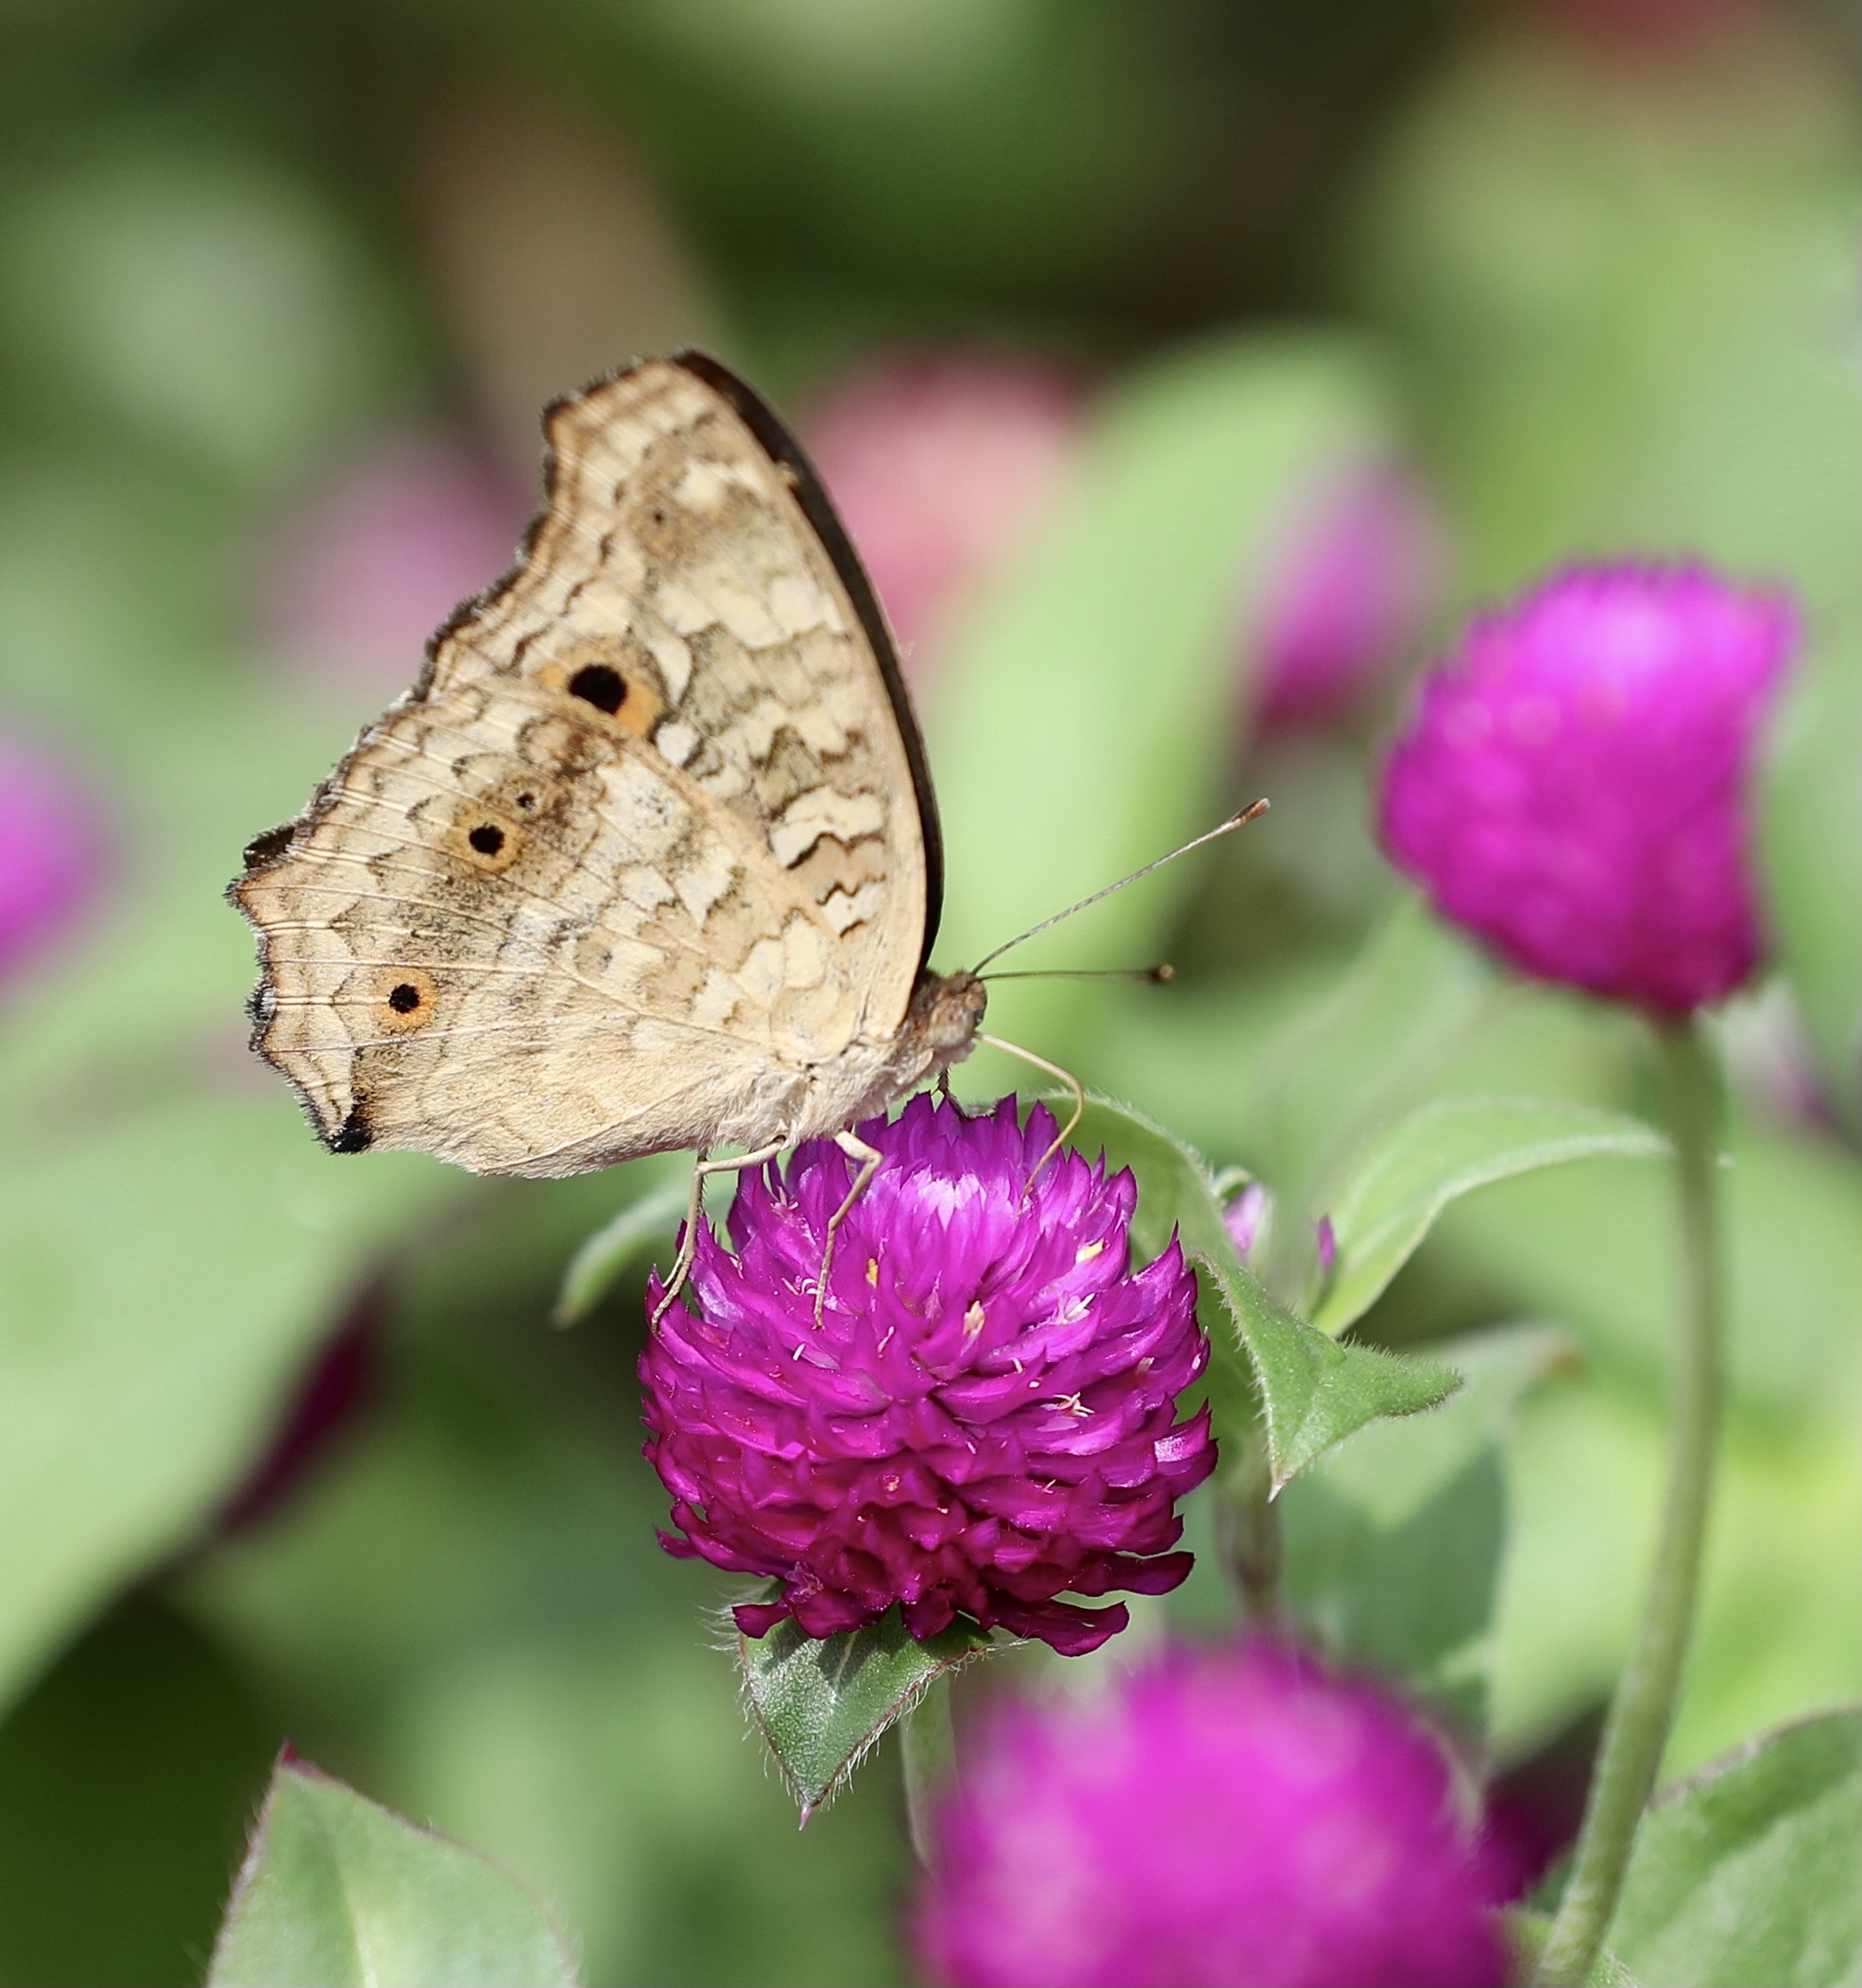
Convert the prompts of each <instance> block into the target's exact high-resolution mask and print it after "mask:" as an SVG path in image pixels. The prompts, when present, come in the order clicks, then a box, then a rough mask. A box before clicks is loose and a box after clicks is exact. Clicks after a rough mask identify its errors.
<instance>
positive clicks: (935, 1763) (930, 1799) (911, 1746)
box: [899, 1671, 957, 1869]
mask: <svg viewBox="0 0 1862 1988" xmlns="http://www.w3.org/2000/svg"><path fill="white" fill-rule="evenodd" d="M899 1754H900V1758H901V1760H903V1763H904V1767H905V1822H906V1826H907V1828H908V1829H909V1830H910V1832H911V1843H912V1848H913V1849H914V1851H915V1852H916V1853H917V1857H918V1861H919V1862H920V1863H921V1864H922V1865H923V1866H925V1867H926V1869H929V1868H930V1865H931V1810H932V1808H933V1806H934V1804H935V1802H936V1799H937V1797H938V1795H939V1793H940V1791H941V1790H942V1788H943V1786H944V1784H945V1783H946V1782H947V1780H948V1779H950V1776H951V1774H952V1772H953V1771H954V1769H955V1766H956V1761H957V1745H956V1735H955V1734H954V1732H953V1729H952V1726H951V1703H950V1677H949V1675H948V1673H947V1672H941V1671H940V1672H939V1673H938V1675H937V1676H936V1677H934V1679H932V1680H931V1684H930V1686H929V1688H928V1690H927V1691H926V1692H925V1694H924V1696H923V1697H922V1698H920V1699H919V1701H918V1703H917V1704H915V1705H914V1706H913V1707H912V1709H911V1710H910V1711H909V1712H908V1713H906V1715H905V1716H904V1718H903V1720H902V1721H901V1722H900V1723H899Z"/></svg>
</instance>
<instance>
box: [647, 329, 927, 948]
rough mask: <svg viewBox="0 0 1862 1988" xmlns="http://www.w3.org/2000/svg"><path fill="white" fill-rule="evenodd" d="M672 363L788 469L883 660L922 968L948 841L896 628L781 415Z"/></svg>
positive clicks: (752, 395) (698, 355)
mask: <svg viewBox="0 0 1862 1988" xmlns="http://www.w3.org/2000/svg"><path fill="white" fill-rule="evenodd" d="M668 363H669V364H671V365H673V366H678V367H679V368H680V369H681V370H682V371H684V372H689V373H690V374H691V375H692V376H693V378H696V379H702V380H703V382H704V383H705V384H706V385H707V386H709V387H710V388H712V389H713V390H714V391H715V392H717V393H720V394H722V396H723V397H724V398H725V399H726V400H727V401H728V402H729V403H730V404H731V406H732V408H733V409H734V410H735V412H736V413H737V415H738V416H739V418H740V420H741V421H742V422H743V423H744V425H745V427H747V428H748V429H749V430H750V432H751V434H753V435H754V436H755V437H756V439H757V441H758V442H759V444H760V445H761V447H762V449H763V453H765V455H766V456H768V457H769V459H770V460H771V461H772V462H773V463H775V464H777V465H778V467H780V468H783V469H785V470H786V471H787V472H789V477H788V480H789V482H790V486H791V487H792V488H793V490H794V491H795V493H796V497H797V502H799V503H800V504H801V506H802V510H803V516H805V517H806V518H807V519H808V522H809V526H810V528H812V529H813V531H814V533H815V537H816V538H818V539H819V540H820V541H821V542H822V547H823V548H824V549H825V550H826V552H827V554H828V558H829V559H830V560H833V561H834V571H835V572H837V573H838V574H839V575H840V584H841V585H842V586H844V587H845V588H846V589H847V597H848V599H849V600H851V601H852V602H853V611H854V613H855V614H857V615H858V616H859V621H860V627H861V628H862V629H863V630H864V631H865V636H866V641H867V644H868V646H869V647H871V648H872V653H873V655H874V657H875V659H876V660H878V665H879V674H880V675H881V677H882V678H884V680H885V687H886V695H887V697H890V699H891V703H892V716H893V717H894V718H895V719H896V720H897V723H898V728H899V737H900V738H901V739H902V740H903V741H904V746H905V759H906V763H907V764H908V765H909V766H910V768H911V777H912V787H913V789H914V791H915V794H916V796H917V801H918V832H919V835H920V837H921V838H922V841H923V843H924V858H925V929H924V944H923V945H922V947H920V948H919V952H918V965H919V967H920V970H921V971H922V969H923V967H924V966H925V964H926V962H927V961H928V960H929V959H930V957H931V947H932V942H933V941H934V940H935V939H936V937H937V930H938V921H939V919H940V917H941V916H942V915H943V910H944V838H943V835H942V833H941V831H940V829H939V827H938V811H937V795H936V793H935V792H934V791H933V788H932V785H931V762H930V760H928V758H927V757H926V756H925V746H924V738H923V736H922V734H921V733H920V731H919V729H918V719H917V715H916V714H915V712H914V711H913V710H912V705H911V695H910V693H909V691H907V690H906V688H905V678H904V676H903V673H902V672H900V669H899V660H898V650H897V647H896V645H895V644H894V642H893V640H892V631H891V629H890V628H888V627H887V626H886V618H885V614H884V610H882V609H881V607H880V605H879V597H878V595H877V594H876V593H875V592H874V591H873V585H872V581H871V580H870V579H868V578H867V577H866V569H865V566H862V565H861V564H860V559H859V553H857V552H855V551H854V549H853V540H852V539H850V538H849V537H848V536H847V527H846V526H845V525H843V524H842V523H841V522H840V518H839V516H837V515H836V514H835V511H834V503H833V500H832V499H831V498H830V497H828V492H827V490H826V489H825V488H824V487H823V485H822V480H821V478H820V477H819V476H817V475H816V474H815V466H814V465H813V464H812V463H811V462H810V461H809V459H808V458H807V456H805V455H804V454H803V453H802V445H801V444H800V443H799V442H798V441H797V440H796V438H795V437H794V435H792V434H790V432H789V428H788V425H787V423H786V422H784V420H783V418H782V416H780V415H778V413H777V412H776V410H775V409H773V408H772V407H771V406H770V404H769V403H768V402H766V401H765V399H764V398H763V397H762V396H761V395H760V394H759V393H758V392H757V391H756V390H755V389H754V388H753V387H752V386H749V385H747V384H746V383H745V382H744V381H742V380H740V379H739V378H738V377H737V375H736V374H735V373H734V372H732V371H731V370H730V368H729V367H728V366H725V365H724V364H722V361H720V360H718V359H713V358H712V357H711V355H710V354H709V353H703V352H693V351H691V350H689V349H688V350H686V351H684V352H676V353H673V354H672V357H671V359H670V360H669V362H668Z"/></svg>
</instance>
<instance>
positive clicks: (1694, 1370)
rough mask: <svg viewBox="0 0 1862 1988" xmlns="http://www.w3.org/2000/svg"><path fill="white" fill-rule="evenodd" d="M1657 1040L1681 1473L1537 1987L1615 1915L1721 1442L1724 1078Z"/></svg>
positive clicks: (1687, 1629) (1657, 1746)
mask: <svg viewBox="0 0 1862 1988" xmlns="http://www.w3.org/2000/svg"><path fill="white" fill-rule="evenodd" d="M1656 1040H1657V1042H1658V1045H1659V1050H1660V1055H1661V1066H1662V1079H1663V1088H1664V1091H1665V1105H1666V1111H1667V1118H1668V1129H1669V1133H1670V1135H1671V1137H1672V1139H1673V1141H1674V1157H1675V1182H1676V1186H1677V1189H1678V1203H1679V1211H1680V1218H1681V1221H1680V1230H1681V1236H1680V1240H1681V1258H1680V1260H1681V1276H1680V1293H1679V1297H1680V1303H1679V1305H1678V1314H1677V1333H1676V1340H1675V1348H1674V1366H1673V1373H1672V1378H1671V1383H1670V1407H1671V1415H1672V1423H1673V1426H1672V1429H1671V1435H1670V1448H1669V1455H1668V1479H1667V1484H1666V1486H1665V1491H1664V1493H1663V1497H1662V1510H1661V1526H1660V1531H1659V1535H1658V1538H1657V1541H1656V1547H1655V1564H1654V1567H1653V1572H1651V1574H1650V1577H1649V1585H1648V1593H1647V1596H1646V1599H1645V1601H1644V1604H1643V1610H1642V1619H1641V1622H1640V1624H1639V1625H1638V1627H1637V1630H1636V1637H1635V1642H1634V1647H1633V1648H1632V1649H1631V1651H1630V1655H1629V1661H1628V1666H1626V1667H1625V1669H1624V1671H1623V1674H1622V1677H1621V1679H1620V1680H1619V1681H1618V1684H1617V1686H1616V1696H1615V1699H1614V1700H1613V1701H1612V1702H1611V1704H1610V1710H1609V1719H1608V1720H1607V1721H1606V1722H1605V1724H1604V1728H1603V1743H1602V1745H1601V1746H1600V1747H1599V1748H1598V1750H1597V1760H1596V1772H1595V1775H1594V1777H1593V1779H1592V1780H1591V1784H1590V1801H1589V1803H1588V1804H1587V1805H1586V1807H1585V1810H1584V1827H1583V1829H1581V1830H1580V1832H1579V1834H1578V1847H1577V1850H1576V1852H1575V1854H1574V1855H1573V1858H1572V1862H1571V1879H1570V1881H1569V1883H1568V1884H1567V1885H1566V1886H1565V1897H1564V1899H1563V1902H1562V1903H1561V1904H1560V1905H1559V1910H1558V1916H1557V1917H1556V1918H1555V1919H1554V1920H1553V1924H1552V1930H1551V1932H1550V1934H1549V1935H1547V1937H1546V1944H1545V1951H1544V1953H1543V1954H1541V1956H1540V1961H1539V1970H1538V1972H1537V1974H1536V1975H1535V1976H1534V1982H1535V1984H1536V1988H1581V1985H1582V1984H1583V1983H1584V1981H1585V1980H1587V1979H1589V1976H1590V1970H1591V1967H1592V1966H1593V1964H1594V1963H1595V1961H1596V1956H1597V1952H1598V1950H1599V1948H1600V1947H1602V1946H1603V1937H1604V1935H1605V1934H1606V1933H1607V1932H1608V1931H1609V1923H1610V1921H1611V1919H1612V1918H1613V1917H1614V1916H1615V1911H1616V1901H1617V1898H1618V1896H1619V1895H1620V1893H1621V1890H1622V1881H1623V1873H1624V1872H1625V1871H1626V1870H1627V1869H1628V1863H1629V1853H1630V1849H1631V1847H1632V1846H1633V1845H1634V1841H1635V1833H1636V1826H1637V1824H1638V1822H1640V1820H1641V1816H1642V1811H1643V1809H1644V1807H1645V1806H1646V1804H1647V1801H1648V1798H1649V1795H1650V1792H1651V1791H1652V1790H1653V1787H1654V1785H1655V1776H1656V1773H1657V1772H1658V1770H1659V1767H1660V1766H1661V1757H1662V1750H1663V1748H1664V1747H1665V1745H1666V1744H1667V1740H1668V1731H1669V1728H1670V1727H1671V1725H1672V1724H1673V1722H1674V1711H1675V1702H1676V1700H1677V1698H1678V1696H1679V1694H1680V1686H1681V1672H1682V1669H1683V1666H1684V1664H1685V1662H1686V1659H1687V1651H1688V1643H1689V1640H1690V1636H1691V1635H1692V1632H1693V1626H1694V1610H1695V1599H1696V1592H1697V1591H1698V1588H1699V1585H1700V1566H1701V1548H1702V1544H1703V1541H1704V1539H1705V1536H1706V1531H1707V1513H1708V1505H1709V1498H1710V1495H1711V1491H1712V1487H1713V1472H1714V1460H1715V1453H1716V1451H1717V1449H1718V1447H1719V1436H1720V1422H1721V1403H1722V1395H1723V1391H1724V1381H1723V1375H1722V1365H1723V1358H1724V1355H1723V1341H1724V1338H1725V1328H1726V1320H1725V1310H1726V1300H1725V1293H1724V1289H1723V1285H1722V1272H1721V1247H1720V1233H1719V1217H1718V1210H1717V1205H1716V1204H1717V1199H1718V1196H1717V1192H1716V1183H1715V1173H1716V1171H1717V1168H1718V1165H1719V1123H1720V1109H1719V1101H1720V1093H1719V1081H1718V1073H1717V1071H1716V1069H1715V1064H1714V1060H1713V1058H1712V1055H1711V1053H1710V1052H1709V1048H1708V1047H1707V1045H1706V1044H1705V1042H1704V1041H1703V1040H1702V1036H1701V1032H1700V1028H1699V1027H1698V1025H1697V1023H1694V1022H1672V1023H1667V1024H1662V1025H1659V1026H1658V1027H1657V1028H1656Z"/></svg>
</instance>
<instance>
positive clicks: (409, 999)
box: [388, 980, 421, 1015]
mask: <svg viewBox="0 0 1862 1988" xmlns="http://www.w3.org/2000/svg"><path fill="white" fill-rule="evenodd" d="M420 1003H421V997H420V989H419V988H418V987H416V986H414V985H411V984H410V983H409V982H408V981H405V980H403V982H402V983H401V985H399V986H398V987H391V988H390V989H389V991H388V1005H389V1006H390V1007H391V1008H392V1009H393V1010H394V1011H395V1013H396V1014H397V1015H411V1014H412V1013H413V1012H414V1010H416V1008H418V1007H419V1006H420Z"/></svg>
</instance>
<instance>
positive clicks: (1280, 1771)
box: [916, 1644, 1506, 1988]
mask: <svg viewBox="0 0 1862 1988" xmlns="http://www.w3.org/2000/svg"><path fill="white" fill-rule="evenodd" d="M934 1826H935V1835H936V1843H937V1853H938V1854H937V1855H936V1857H935V1859H934V1864H933V1871H932V1879H931V1881H930V1883H929V1885H928V1886H927V1888H926V1890H925V1891H924V1892H923V1894H922V1897H921V1899H920V1904H919V1910H918V1914H917V1923H916V1931H917V1944H918V1948H919V1952H920V1954H921V1956H922V1959H923V1960H924V1962H925V1964H926V1966H927V1967H928V1970H929V1971H930V1972H931V1973H932V1974H933V1975H934V1978H935V1979H939V1980H940V1981H942V1982H944V1983H947V1984H948V1985H950V1988H1499V1985H1500V1983H1501V1982H1502V1981H1503V1979H1504V1978H1505V1973H1506V1957H1505V1952H1504V1948H1503V1943H1502V1941H1501V1939H1500V1937H1499V1935H1498V1934H1497V1933H1496V1929H1495V1928H1494V1926H1493V1924H1492V1922H1491V1920H1490V1917H1489V1916H1488V1911H1487V1908H1488V1906H1489V1905H1490V1904H1491V1903H1492V1902H1493V1897H1494V1891H1493V1885H1492V1883H1491V1881H1490V1875H1489V1873H1488V1872H1487V1869H1486V1866H1485V1861H1484V1855H1483V1853H1482V1852H1481V1850H1480V1848H1479V1847H1478V1844H1477V1843H1476V1842H1475V1841H1472V1840H1471V1838H1470V1836H1469V1835H1467V1834H1466V1833H1465V1832H1464V1831H1463V1830H1462V1829H1460V1828H1459V1826H1458V1823H1457V1821H1456V1816H1455V1812H1454V1803H1453V1790H1452V1785H1451V1779H1450V1774H1449V1768H1448V1763H1447V1761H1446V1760H1445V1759H1444V1757H1443V1755H1442V1753H1441V1750H1440V1747H1438V1746H1437V1745H1436V1743H1435V1741H1434V1740H1433V1739H1432V1738H1431V1737H1429V1735H1428V1734H1427V1733H1426V1732H1425V1731H1423V1730H1422V1729H1421V1728H1420V1727H1419V1726H1418V1725H1417V1724H1416V1723H1415V1721H1414V1719H1413V1718H1412V1717H1411V1716H1410V1715H1409V1712H1408V1711H1407V1710H1405V1709H1404V1707H1403V1705H1402V1704H1399V1703H1398V1702H1397V1701H1396V1699H1394V1698H1393V1697H1390V1695H1389V1694H1387V1693H1386V1692H1384V1691H1382V1690H1380V1689H1378V1688H1377V1687H1374V1686H1372V1685H1368V1684H1362V1683H1353V1682H1347V1681H1343V1680H1340V1679H1334V1678H1332V1677H1330V1676H1328V1675H1327V1674H1326V1673H1325V1672H1323V1671H1322V1670H1321V1669H1320V1668H1319V1667H1318V1666H1316V1665H1315V1664H1314V1663H1312V1662H1310V1661H1309V1660H1303V1659H1302V1658H1301V1657H1299V1656H1298V1655H1297V1654H1294V1653H1291V1652H1288V1651H1284V1650H1281V1649H1278V1648H1274V1647H1270V1646H1267V1645H1265V1644H1259V1645H1255V1646H1253V1647H1243V1648H1241V1649H1240V1650H1235V1651H1223V1652H1215V1651H1209V1652H1197V1653H1192V1652H1189V1651H1184V1650H1178V1651H1173V1652H1170V1653H1166V1654H1165V1655H1164V1656H1163V1657H1162V1658H1160V1659H1159V1660H1154V1661H1153V1662H1152V1663H1150V1664H1149V1665H1147V1666H1146V1667H1145V1668H1143V1669H1141V1670H1139V1671H1136V1672H1133V1673H1131V1674H1130V1675H1128V1677H1126V1678H1124V1679H1120V1680H1118V1681H1117V1682H1116V1683H1115V1684H1114V1685H1110V1686H1109V1688H1108V1689H1107V1690H1106V1691H1105V1692H1104V1693H1103V1694H1102V1695H1101V1696H1099V1697H1096V1698H1093V1699H1090V1700H1088V1701H1086V1702H1084V1703H1078V1702H1076V1703H1072V1704H1069V1703H1065V1702H1064V1701H1061V1702H1053V1703H1050V1704H1047V1705H1045V1706H1031V1705H1028V1704H1013V1703H1011V1704H1008V1705H1007V1706H1005V1707H1003V1708H1002V1709H1001V1710H998V1711H997V1713H996V1715H995V1716H994V1718H993V1719H992V1720H991V1721H990V1722H988V1723H987V1724H986V1725H985V1726H984V1729H983V1730H982V1731H981V1732H980V1733H979V1734H978V1737H977V1741H976V1743H975V1744H974V1745H973V1746H971V1745H966V1746H965V1748H964V1753H963V1771H962V1775H961V1779H960V1780H959V1783H958V1785H957V1786H956V1787H955V1789H954V1791H953V1792H952V1793H951V1794H950V1795H948V1796H947V1797H946V1799H945V1802H944V1804H943V1805H942V1806H941V1808H940V1810H938V1811H937V1813H936V1817H935V1825H934Z"/></svg>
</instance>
